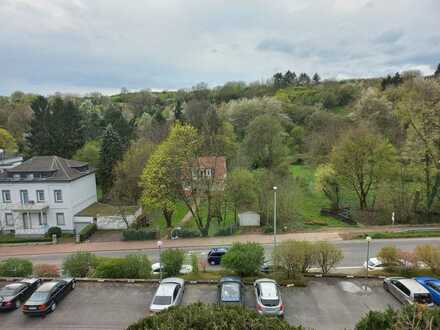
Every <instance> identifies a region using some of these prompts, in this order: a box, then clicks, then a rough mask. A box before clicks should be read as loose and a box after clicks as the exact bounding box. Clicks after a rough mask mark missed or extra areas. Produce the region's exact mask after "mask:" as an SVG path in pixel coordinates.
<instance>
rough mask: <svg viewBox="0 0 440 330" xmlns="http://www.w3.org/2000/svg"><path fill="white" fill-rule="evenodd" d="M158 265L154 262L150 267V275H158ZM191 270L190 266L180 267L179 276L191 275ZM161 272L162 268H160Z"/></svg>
mask: <svg viewBox="0 0 440 330" xmlns="http://www.w3.org/2000/svg"><path fill="white" fill-rule="evenodd" d="M160 268H161V267H160V263H158V262H156V263H154V264H152V265H151V274H153V275H159V274H160ZM192 270H193V268H192V266H191V265H182V267H181V268H180V272H179V273H180V274H182V275H185V274H189V273H191V272H192ZM162 271H163V267H162Z"/></svg>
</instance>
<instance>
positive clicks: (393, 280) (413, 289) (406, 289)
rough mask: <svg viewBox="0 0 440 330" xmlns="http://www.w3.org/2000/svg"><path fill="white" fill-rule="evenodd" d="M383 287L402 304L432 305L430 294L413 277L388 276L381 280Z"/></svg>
mask: <svg viewBox="0 0 440 330" xmlns="http://www.w3.org/2000/svg"><path fill="white" fill-rule="evenodd" d="M383 287H384V289H385V290H386V291H388V292H390V293H391V294H392V295H393V296H394V297H396V299H397V300H399V301H400V302H401V303H402V304H410V305H412V304H414V303H418V304H424V305H427V306H429V307H431V306H434V304H433V302H432V297H431V294H430V293H429V291H428V290H427V289H425V288H424V287H423V286H422V285H421V284H420V283H418V282H417V281H416V280H415V279H411V278H404V277H388V278H386V279H385V280H384V281H383Z"/></svg>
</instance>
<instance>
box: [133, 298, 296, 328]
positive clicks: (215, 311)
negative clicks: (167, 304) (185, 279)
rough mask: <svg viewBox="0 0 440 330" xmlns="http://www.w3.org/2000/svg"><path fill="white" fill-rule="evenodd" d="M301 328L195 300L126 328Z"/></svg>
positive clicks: (249, 312)
mask: <svg viewBox="0 0 440 330" xmlns="http://www.w3.org/2000/svg"><path fill="white" fill-rule="evenodd" d="M150 329H151V330H153V329H154V330H156V329H175V330H186V329H193V330H205V329H216V330H229V329H252V330H275V329H277V330H287V329H291V330H301V329H303V327H301V326H299V327H295V326H291V325H289V324H288V323H287V322H286V321H284V320H281V319H278V318H274V317H269V316H264V315H258V314H257V313H256V312H255V311H253V310H250V309H247V308H243V307H241V306H232V305H206V304H202V303H200V302H199V303H195V304H192V305H187V306H182V305H180V306H176V307H172V308H169V309H167V310H165V311H163V312H160V313H158V314H154V315H152V316H149V317H147V318H145V319H143V320H140V321H138V322H136V323H135V324H132V325H131V326H129V327H128V328H127V330H150Z"/></svg>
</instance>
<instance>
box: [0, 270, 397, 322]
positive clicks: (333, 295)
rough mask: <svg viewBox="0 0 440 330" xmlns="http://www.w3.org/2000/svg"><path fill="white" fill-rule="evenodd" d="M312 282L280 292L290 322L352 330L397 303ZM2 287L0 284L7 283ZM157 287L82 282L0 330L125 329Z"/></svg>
mask: <svg viewBox="0 0 440 330" xmlns="http://www.w3.org/2000/svg"><path fill="white" fill-rule="evenodd" d="M364 283H366V281H360V280H349V281H346V280H337V279H312V280H310V282H309V285H308V286H307V287H304V288H299V287H298V288H282V296H283V300H284V303H285V305H286V320H287V321H288V322H289V323H291V324H302V325H304V326H305V327H312V328H315V329H317V330H319V329H328V330H333V329H335V330H336V329H337V330H342V329H345V328H347V329H352V328H353V327H354V325H355V324H356V322H357V321H358V320H359V319H360V318H361V317H362V315H364V314H365V313H367V312H368V311H369V310H371V309H373V310H384V309H385V308H386V307H387V306H388V305H390V306H391V307H394V308H397V307H399V306H400V305H399V303H398V302H397V301H396V300H395V299H394V298H393V297H392V296H390V295H389V294H388V293H387V292H385V291H384V290H383V289H382V282H381V281H377V280H369V281H368V290H367V291H365V290H363V287H362V286H363V285H364ZM3 284H4V283H0V285H3ZM155 289H156V286H154V285H150V284H116V283H115V284H113V283H84V282H81V283H79V285H78V286H77V288H76V289H75V290H74V291H73V292H71V293H70V294H69V295H68V296H67V297H66V298H65V299H64V300H63V301H62V302H61V303H60V304H59V305H58V306H57V310H56V311H55V312H54V313H52V314H49V315H48V316H47V317H46V318H44V319H42V318H29V317H25V316H24V315H22V313H21V311H18V310H17V311H13V312H6V313H2V314H0V320H1V322H0V329H41V330H42V329H50V330H52V329H82V330H84V329H109V330H110V329H124V328H126V327H127V326H128V325H129V324H131V323H133V322H135V321H137V320H138V319H140V318H142V317H144V316H146V315H147V314H148V311H147V310H148V306H149V304H150V302H151V299H152V297H153V294H154V292H155ZM216 289H217V287H216V286H215V285H188V286H187V287H186V289H185V295H184V299H183V304H190V303H193V302H196V301H202V302H204V303H214V302H215V301H216ZM246 304H247V306H248V307H249V308H255V297H254V293H253V288H252V287H251V286H248V287H246Z"/></svg>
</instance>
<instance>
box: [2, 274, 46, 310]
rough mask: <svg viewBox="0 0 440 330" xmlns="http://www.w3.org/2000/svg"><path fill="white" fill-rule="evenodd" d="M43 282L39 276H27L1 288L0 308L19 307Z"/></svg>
mask: <svg viewBox="0 0 440 330" xmlns="http://www.w3.org/2000/svg"><path fill="white" fill-rule="evenodd" d="M41 283H42V280H41V279H39V278H25V279H23V280H21V281H18V282H14V283H11V284H8V285H5V286H4V287H3V288H1V289H0V310H9V309H17V308H20V307H21V304H22V303H23V302H25V301H26V300H27V299H28V298H29V297H30V295H31V294H32V293H33V292H34V291H35V290H36V289H37V288H38V286H39V285H40V284H41Z"/></svg>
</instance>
